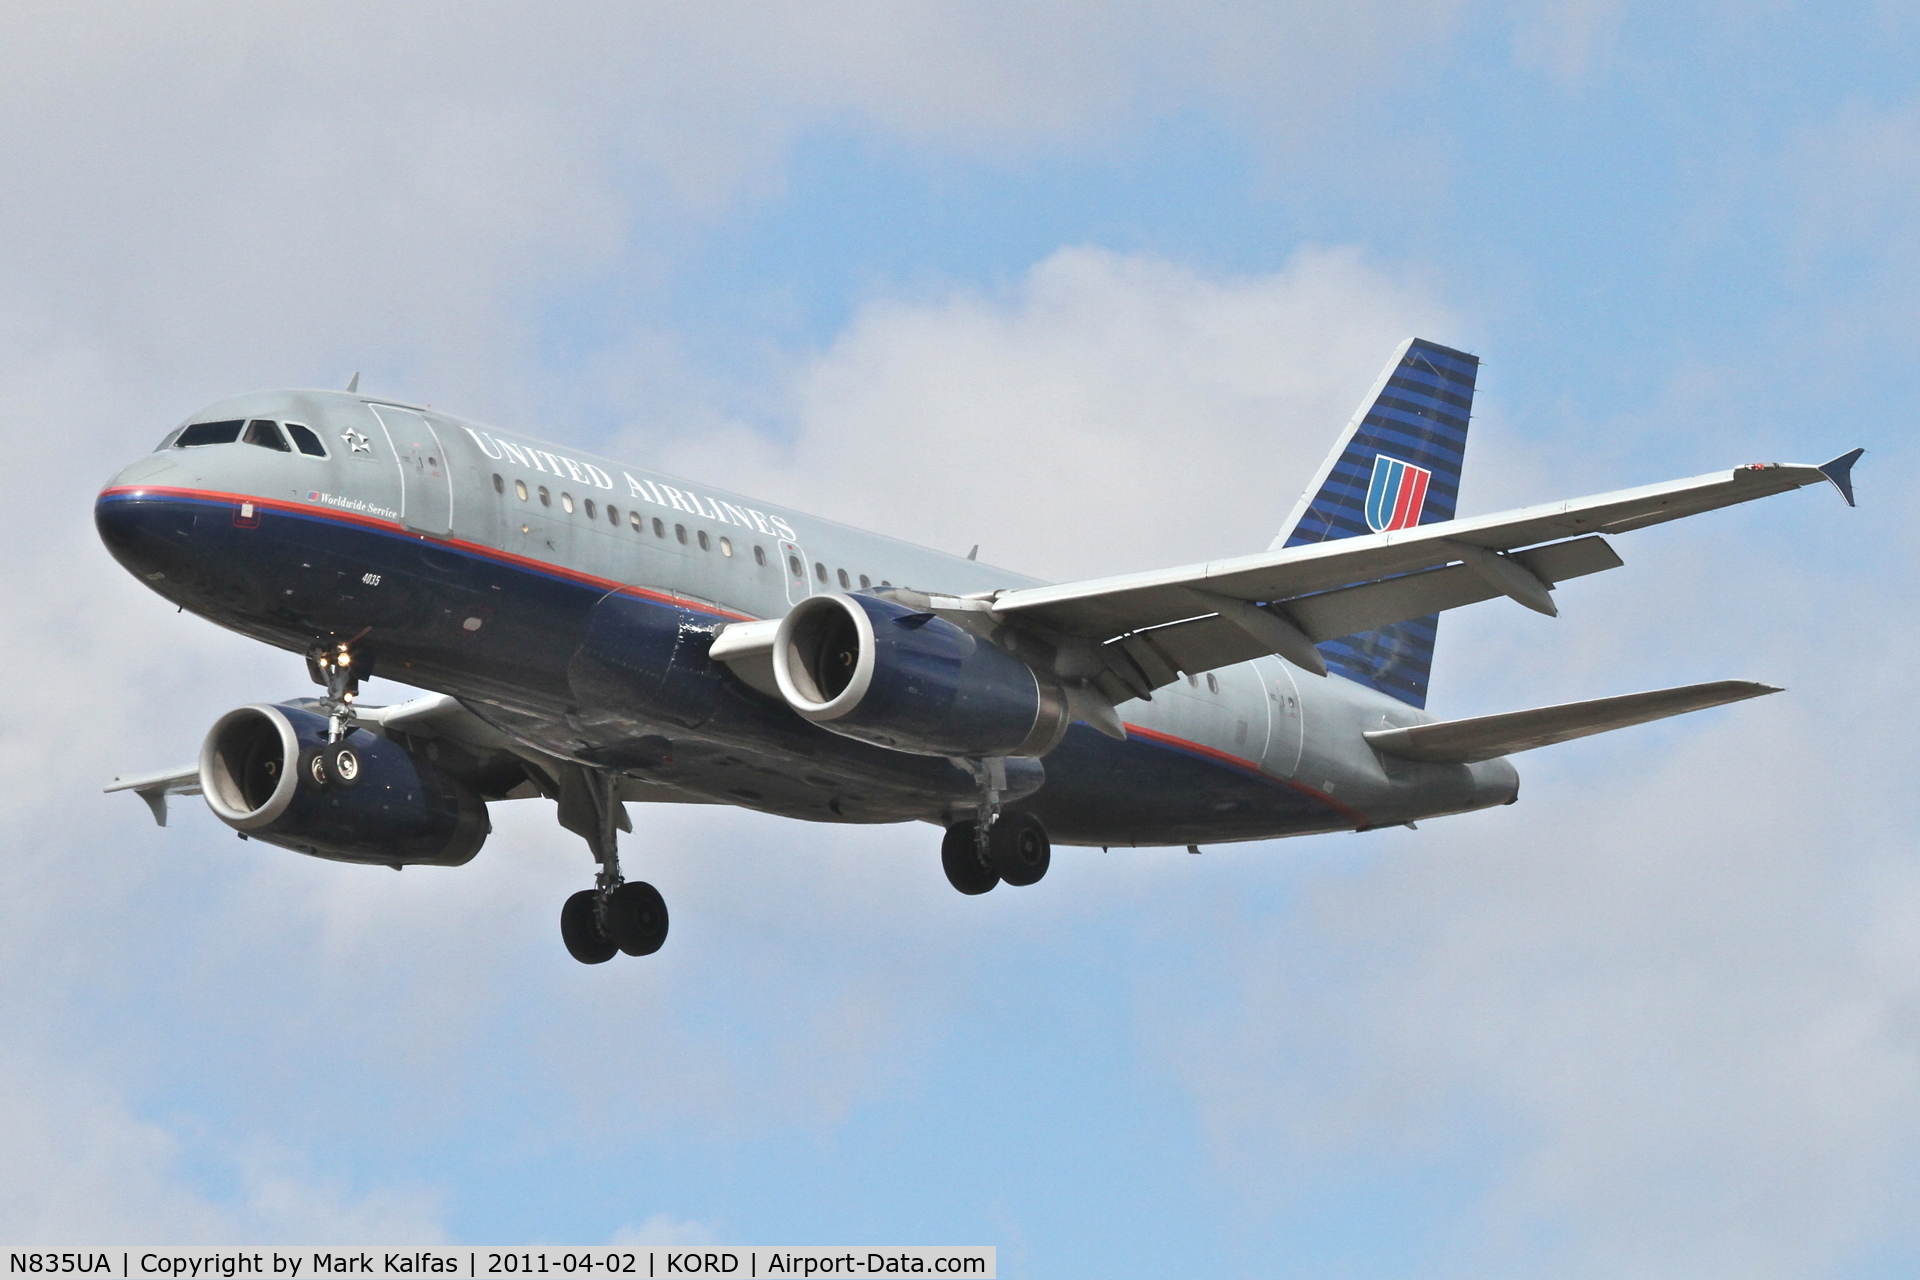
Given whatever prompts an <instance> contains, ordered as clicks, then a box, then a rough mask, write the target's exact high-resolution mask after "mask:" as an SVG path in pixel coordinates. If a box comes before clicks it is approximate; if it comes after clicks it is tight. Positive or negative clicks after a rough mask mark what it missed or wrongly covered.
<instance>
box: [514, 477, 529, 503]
mask: <svg viewBox="0 0 1920 1280" xmlns="http://www.w3.org/2000/svg"><path fill="white" fill-rule="evenodd" d="M513 492H514V494H515V496H517V497H518V498H519V499H520V501H522V502H525V501H526V500H527V482H526V481H525V480H515V481H514V482H513Z"/></svg>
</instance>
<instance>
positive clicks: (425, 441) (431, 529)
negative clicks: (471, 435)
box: [367, 404, 453, 538]
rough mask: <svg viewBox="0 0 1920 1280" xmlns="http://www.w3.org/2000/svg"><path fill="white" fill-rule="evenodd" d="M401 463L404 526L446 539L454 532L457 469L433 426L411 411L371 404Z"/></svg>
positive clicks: (401, 512) (402, 522) (401, 521)
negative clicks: (454, 487) (450, 461)
mask: <svg viewBox="0 0 1920 1280" xmlns="http://www.w3.org/2000/svg"><path fill="white" fill-rule="evenodd" d="M367 407H368V408H370V409H372V410H373V412H374V415H375V416H376V417H378V418H379V419H380V425H381V426H382V427H383V428H384V429H385V430H386V433H387V443H388V444H389V445H391V446H392V447H393V456H394V458H395V459H397V460H398V462H399V464H400V490H401V494H400V523H401V524H402V525H403V526H405V527H406V528H408V529H411V530H413V531H414V532H415V533H425V534H431V535H432V536H433V537H436V538H444V537H446V536H447V535H448V534H450V533H452V532H453V486H452V482H451V477H452V473H453V467H452V466H451V465H450V464H449V463H448V461H447V455H446V451H445V450H444V449H442V448H441V445H440V437H439V435H438V434H437V433H436V432H435V431H434V429H433V424H432V423H431V422H428V421H427V420H426V419H425V418H423V417H421V416H420V415H419V414H417V413H415V412H413V411H412V410H411V409H400V408H396V407H395V406H393V405H386V404H376V405H369V406H367Z"/></svg>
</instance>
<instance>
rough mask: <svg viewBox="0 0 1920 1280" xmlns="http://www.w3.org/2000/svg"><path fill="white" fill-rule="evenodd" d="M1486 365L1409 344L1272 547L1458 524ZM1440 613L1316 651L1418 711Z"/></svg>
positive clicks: (1418, 342)
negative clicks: (1464, 464) (1463, 472)
mask: <svg viewBox="0 0 1920 1280" xmlns="http://www.w3.org/2000/svg"><path fill="white" fill-rule="evenodd" d="M1479 369H1480V360H1479V358H1478V357H1476V356H1470V355H1468V354H1466V353H1465V352H1464V351H1455V350H1453V349H1452V348H1451V347H1443V346H1440V345H1439V344H1438V343H1433V342H1428V341H1427V340H1425V339H1424V338H1408V339H1407V340H1406V341H1405V342H1404V343H1402V344H1401V345H1400V349H1399V350H1398V351H1396V352H1394V355H1393V359H1392V360H1390V361H1388V362H1387V367H1386V368H1385V369H1384V370H1382V371H1381V373H1380V379H1379V381H1378V382H1376V383H1375V384H1374V387H1373V391H1372V392H1371V393H1370V394H1369V395H1368V396H1367V398H1366V400H1365V401H1364V402H1363V403H1362V404H1361V407H1360V411H1359V412H1358V413H1356V414H1355V415H1354V417H1353V421H1351V422H1349V423H1348V424H1347V429H1346V430H1345V431H1344V432H1342V433H1341V435H1340V439H1339V441H1338V442H1336V443H1335V444H1334V446H1333V452H1332V453H1330V454H1328V455H1327V460H1326V461H1325V462H1323V463H1321V464H1320V470H1319V472H1318V474H1316V475H1315V476H1314V478H1313V480H1312V482H1311V483H1310V484H1308V485H1307V491H1306V492H1305V493H1303V494H1301V495H1300V501H1299V502H1298V503H1296V504H1295V505H1294V508H1293V514H1292V515H1290V516H1288V517H1287V523H1286V524H1285V525H1284V526H1283V527H1282V528H1281V530H1280V533H1279V536H1277V537H1276V538H1274V540H1273V546H1274V548H1276V549H1278V548H1280V547H1298V546H1302V545H1304V544H1307V543H1313V542H1327V541H1330V540H1332V539H1334V538H1353V537H1359V536H1362V535H1365V534H1369V533H1385V532H1388V531H1390V530H1393V529H1406V528H1410V527H1411V526H1413V525H1416V524H1430V523H1433V522H1434V521H1439V520H1451V519H1453V509H1454V504H1455V502H1456V501H1457V500H1458V499H1459V496H1460V463H1461V459H1462V457H1463V455H1464V454H1465V452H1466V447H1467V420H1468V418H1469V416H1470V415H1471V412H1472V409H1473V383H1474V378H1475V376H1476V375H1477V374H1478V372H1479ZM1439 621H1440V615H1439V614H1429V615H1428V616H1426V617H1424V618H1415V619H1413V620H1412V621H1410V622H1400V623H1395V624H1394V625H1393V626H1390V627H1382V628H1380V629H1379V630H1378V631H1363V632H1361V633H1359V634H1358V635H1351V636H1342V637H1340V638H1339V639H1338V640H1328V641H1326V642H1324V643H1323V644H1321V645H1320V652H1321V654H1322V655H1323V656H1325V658H1326V660H1327V666H1328V668H1329V669H1330V670H1333V671H1336V672H1338V673H1339V674H1341V675H1343V676H1345V677H1347V678H1348V679H1349V680H1355V681H1358V682H1359V683H1361V684H1364V685H1366V686H1368V687H1369V688H1373V689H1378V690H1379V691H1380V692H1382V693H1386V694H1391V695H1392V696H1394V697H1396V698H1398V699H1400V700H1401V701H1402V702H1406V703H1411V704H1412V705H1413V706H1416V707H1424V706H1426V705H1427V675H1428V672H1429V671H1430V670H1431V669H1432V667H1433V639H1434V633H1435V631H1436V630H1437V629H1438V626H1439Z"/></svg>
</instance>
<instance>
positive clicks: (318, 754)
mask: <svg viewBox="0 0 1920 1280" xmlns="http://www.w3.org/2000/svg"><path fill="white" fill-rule="evenodd" d="M299 769H300V781H301V783H302V785H304V786H307V787H309V788H311V789H312V790H315V791H325V790H326V789H327V784H328V783H329V782H330V781H331V780H332V779H331V778H330V777H329V776H328V774H327V749H326V748H325V747H308V748H307V749H306V750H305V751H303V752H301V753H300V764H299Z"/></svg>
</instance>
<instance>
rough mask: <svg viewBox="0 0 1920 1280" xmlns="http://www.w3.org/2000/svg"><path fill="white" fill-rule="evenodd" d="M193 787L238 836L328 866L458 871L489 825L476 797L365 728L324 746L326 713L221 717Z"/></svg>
mask: <svg viewBox="0 0 1920 1280" xmlns="http://www.w3.org/2000/svg"><path fill="white" fill-rule="evenodd" d="M200 788H201V792H202V794H203V795H205V797H206V800H207V805H208V807H209V808H211V809H212V810H213V812H214V815H215V816H216V817H218V818H219V819H220V821H222V822H224V823H226V824H227V825H228V826H230V827H232V828H233V829H234V830H236V831H238V832H239V833H240V834H241V835H244V836H246V837H248V838H249V839H253V840H264V841H266V842H267V843H268V844H275V845H279V846H280V847H281V848H283V849H292V850H295V851H296V852H299V853H305V854H311V855H312V856H314V857H316V858H330V859H332V860H334V861H336V862H365V863H378V864H381V865H385V866H391V867H401V866H408V865H415V866H418V865H426V866H438V867H457V866H459V865H460V864H462V863H464V862H466V861H468V860H469V859H471V858H472V857H473V855H474V854H476V853H478V852H479V851H480V846H481V845H482V844H483V843H485V841H486V838H487V835H488V833H489V832H490V831H491V830H492V824H491V823H489V822H488V820H487V806H486V802H485V801H483V800H482V799H481V798H480V796H479V794H478V793H477V792H475V791H474V790H473V789H472V788H470V787H468V786H465V785H463V784H462V783H460V782H459V781H457V780H455V779H453V778H449V777H447V776H446V775H445V774H444V773H442V772H441V771H440V770H439V769H437V768H435V767H434V765H433V763H432V762H431V761H429V760H428V759H426V758H425V757H424V756H421V755H417V754H415V753H414V752H413V751H411V750H409V749H408V748H407V747H406V746H404V745H403V744H402V743H400V742H397V741H394V740H392V739H389V738H385V737H382V736H381V735H379V734H377V733H375V732H373V731H371V730H369V729H364V728H363V729H356V730H354V731H353V732H351V733H349V734H347V735H346V736H345V737H344V738H342V739H341V740H340V741H339V742H335V743H329V742H328V741H327V721H326V717H324V716H321V715H316V714H315V713H314V712H312V711H309V710H306V709H305V708H303V707H298V706H288V705H270V704H266V703H260V704H256V705H254V706H249V707H241V708H239V709H238V710H236V711H229V712H228V713H227V714H226V715H224V716H221V717H220V719H219V720H218V721H217V722H215V724H214V726H213V728H212V730H210V731H209V732H208V734H207V738H206V741H205V742H203V743H202V744H201V746H200Z"/></svg>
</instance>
